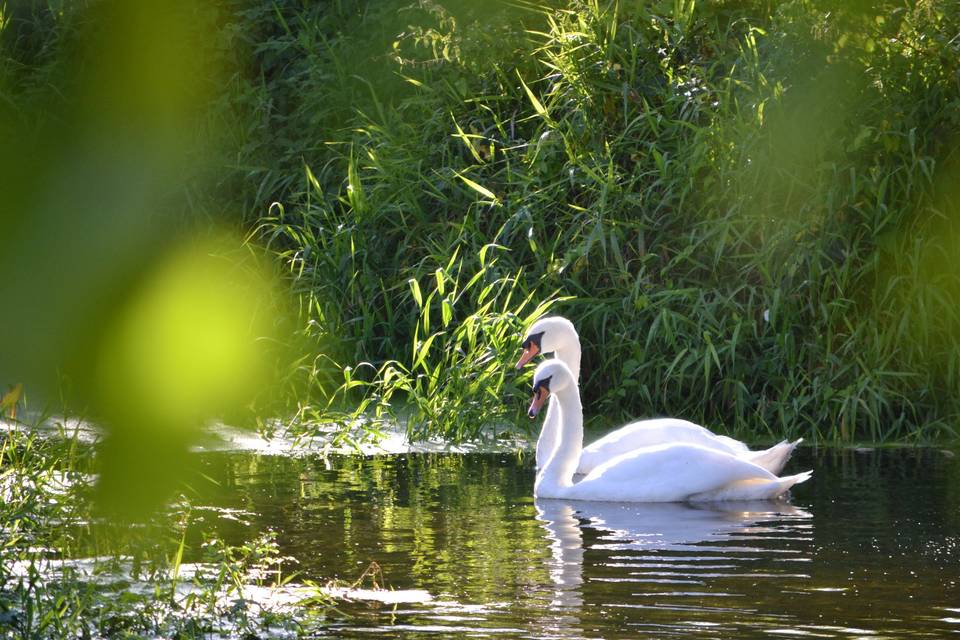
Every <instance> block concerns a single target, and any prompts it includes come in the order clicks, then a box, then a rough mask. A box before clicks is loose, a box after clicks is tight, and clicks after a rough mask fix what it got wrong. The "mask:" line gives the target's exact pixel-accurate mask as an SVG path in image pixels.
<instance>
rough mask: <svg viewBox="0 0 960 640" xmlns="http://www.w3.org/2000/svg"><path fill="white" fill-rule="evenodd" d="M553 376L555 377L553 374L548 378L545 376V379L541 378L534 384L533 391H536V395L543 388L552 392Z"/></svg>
mask: <svg viewBox="0 0 960 640" xmlns="http://www.w3.org/2000/svg"><path fill="white" fill-rule="evenodd" d="M552 378H553V376H550V377H548V378H544V379H543V380H541V381H540V382H538V383H537V384H535V385H533V393H534V395H536V394H538V393H540V390H541V389H543V390H544V391H546V392H547V393H550V380H551V379H552Z"/></svg>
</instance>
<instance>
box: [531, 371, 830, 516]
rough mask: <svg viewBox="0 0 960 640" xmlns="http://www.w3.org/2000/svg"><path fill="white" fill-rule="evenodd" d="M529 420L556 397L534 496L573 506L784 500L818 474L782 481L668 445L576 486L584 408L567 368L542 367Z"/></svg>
mask: <svg viewBox="0 0 960 640" xmlns="http://www.w3.org/2000/svg"><path fill="white" fill-rule="evenodd" d="M533 383H534V397H533V402H532V403H531V405H530V415H531V417H533V416H535V415H536V414H537V412H538V411H539V409H540V407H542V405H543V404H544V403H545V402H546V400H547V397H550V396H552V397H555V398H556V399H557V403H556V406H555V409H556V410H557V413H558V416H559V426H560V429H559V430H558V434H557V443H556V447H555V449H554V450H553V452H552V454H551V455H550V457H549V459H548V460H547V462H546V464H545V465H544V466H543V468H541V469H540V470H539V471H538V473H537V479H536V482H535V484H534V490H533V493H534V496H535V497H537V498H561V499H566V500H595V501H615V502H678V501H701V500H767V499H771V498H777V497H779V496H782V495H783V494H784V493H785V492H787V491H788V490H789V489H790V487H792V486H793V485H795V484H797V483H799V482H803V481H805V480H807V479H808V478H809V477H810V475H811V473H810V472H805V473H800V474H797V475H792V476H786V477H783V478H778V477H777V476H775V475H774V474H772V473H770V472H769V471H768V470H766V469H764V468H763V467H761V466H759V465H757V464H754V463H753V462H750V461H749V460H745V459H743V458H739V457H737V456H735V455H733V454H732V453H729V452H726V451H721V450H718V449H711V448H708V447H705V446H702V445H700V444H691V443H676V442H671V443H661V444H657V445H653V446H648V447H641V448H637V449H634V450H632V451H629V452H627V453H624V454H621V455H619V456H616V457H613V458H610V459H608V460H606V461H605V462H603V463H602V464H600V465H599V466H597V467H595V468H594V469H593V470H592V471H590V472H589V473H588V474H586V476H585V477H583V479H581V480H580V481H579V482H576V483H574V481H573V476H574V472H575V471H576V470H577V467H578V464H579V461H580V454H581V446H582V445H581V442H582V440H583V408H582V406H581V404H580V391H579V389H578V387H577V382H576V379H575V378H574V377H573V374H572V372H571V371H570V369H569V368H568V367H567V366H566V365H565V364H564V363H563V362H561V361H560V360H558V359H553V360H548V361H546V362H543V363H541V364H540V366H538V367H537V370H536V373H535V374H534V378H533Z"/></svg>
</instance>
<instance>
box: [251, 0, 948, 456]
mask: <svg viewBox="0 0 960 640" xmlns="http://www.w3.org/2000/svg"><path fill="white" fill-rule="evenodd" d="M400 9H402V10H400ZM398 10H400V11H399V13H398ZM257 16H258V18H257V20H256V21H255V24H257V25H258V29H260V31H257V33H258V34H263V30H265V29H266V30H267V32H268V34H267V37H266V39H265V40H261V41H260V42H259V44H258V47H259V50H258V53H255V55H254V57H253V60H254V65H255V66H254V69H255V73H252V74H249V75H248V79H249V78H250V77H253V78H255V79H256V81H255V82H250V81H249V80H248V84H247V85H238V90H239V91H240V92H241V94H242V95H244V96H248V97H249V96H251V95H252V94H253V92H254V90H257V91H260V92H261V94H259V95H261V96H269V99H270V102H269V105H270V106H271V107H272V108H271V109H270V110H269V112H268V110H267V109H266V108H265V106H266V103H261V104H263V105H264V108H262V109H261V110H260V111H259V113H261V114H262V115H263V118H262V119H261V120H259V121H258V122H259V124H260V128H259V129H257V130H256V133H257V135H256V137H255V139H256V140H258V141H260V144H258V145H256V147H255V148H256V152H254V153H253V154H252V156H250V157H251V158H252V157H259V158H261V162H260V164H261V166H265V167H268V168H265V169H263V170H262V171H256V170H253V171H251V172H249V173H248V174H246V177H247V178H248V180H249V182H250V184H249V185H248V193H251V196H252V199H251V202H252V203H253V209H254V211H255V212H257V213H256V214H255V215H257V217H258V219H257V224H258V226H257V230H258V233H259V235H260V236H261V237H262V238H264V239H265V241H267V242H268V244H269V246H270V247H272V248H273V249H274V250H275V251H276V252H277V254H278V255H279V256H280V257H281V258H282V259H284V260H285V261H286V263H287V264H288V265H289V266H290V270H291V273H292V274H293V276H294V282H295V286H296V288H297V291H298V293H299V294H300V296H301V298H302V300H303V301H304V309H305V313H304V319H305V320H306V321H307V323H308V324H307V327H308V328H307V331H308V332H309V333H311V335H313V336H315V337H316V338H317V341H318V345H320V347H319V348H318V350H317V351H318V352H319V353H322V354H323V363H322V364H318V363H317V362H316V361H314V362H313V363H312V366H310V367H309V368H308V369H309V378H310V380H313V381H316V383H317V388H316V389H314V390H313V393H314V394H316V392H317V391H319V392H320V395H321V396H327V397H328V396H329V393H330V391H329V390H330V389H331V388H336V387H337V380H336V376H337V373H336V372H337V371H340V370H343V369H344V368H345V367H348V366H355V365H356V363H357V362H371V363H373V366H372V370H375V371H378V372H379V375H378V376H376V377H374V378H372V379H373V380H375V384H374V386H373V388H368V392H369V395H367V396H366V400H365V401H364V402H366V401H369V400H370V399H371V398H376V394H377V393H382V394H384V395H387V396H388V395H389V392H388V391H387V390H388V389H390V388H391V383H392V381H393V378H391V375H390V374H389V373H385V371H384V367H387V371H394V370H395V369H391V368H390V367H392V366H394V364H396V363H393V361H396V360H399V361H400V362H402V363H403V369H404V372H405V374H408V375H409V374H412V373H413V372H415V371H416V370H418V369H421V368H422V370H423V372H424V373H427V372H429V375H431V376H433V378H431V379H435V378H436V377H437V376H441V375H447V376H454V377H456V378H457V379H460V378H468V379H475V380H478V381H480V382H481V383H482V384H481V386H480V387H478V388H471V389H469V393H468V394H464V393H463V392H464V391H465V389H464V387H463V386H462V385H451V386H449V387H445V388H436V387H433V386H430V384H428V383H423V386H421V387H418V388H417V389H416V390H415V393H413V394H412V396H411V397H412V399H413V401H414V404H415V406H416V407H417V408H418V409H421V412H420V414H419V415H420V416H421V417H423V418H425V419H427V421H428V425H432V426H433V428H436V429H438V430H442V431H445V432H446V433H447V434H450V433H451V431H450V430H449V429H447V428H446V424H447V423H446V422H445V421H444V420H443V419H441V420H438V421H437V420H435V419H436V418H437V417H438V416H439V415H440V414H439V412H438V411H437V410H438V409H439V410H443V411H447V412H449V411H452V410H454V409H455V408H456V407H458V406H463V405H464V403H465V402H479V403H481V405H482V406H483V412H484V413H485V414H486V415H488V416H513V415H516V412H515V410H516V409H517V408H518V407H519V406H520V404H521V402H520V400H514V401H513V402H512V403H511V404H510V405H509V406H507V407H504V405H503V404H502V403H500V399H501V397H502V392H501V390H502V389H509V388H510V386H509V385H510V384H512V383H509V382H508V383H506V386H502V385H504V384H505V382H504V380H503V378H502V376H488V375H486V374H485V373H484V372H485V371H486V370H485V367H486V366H487V365H486V362H487V361H486V360H484V359H482V358H478V357H477V356H475V355H472V354H474V353H475V347H474V346H473V344H472V343H471V345H470V347H469V348H467V349H465V350H464V353H465V354H467V355H466V356H464V357H463V358H462V359H460V360H456V361H453V360H451V359H450V355H451V352H452V351H451V347H452V344H451V340H450V336H447V335H441V336H438V337H437V338H436V339H435V340H432V341H431V338H430V337H428V336H431V335H433V334H431V333H430V332H429V331H428V330H427V327H426V326H425V325H424V324H423V323H422V319H423V314H424V313H425V311H429V313H430V314H432V317H435V318H436V317H440V316H441V314H445V317H449V318H450V319H451V322H452V324H453V325H454V326H455V325H457V324H459V323H461V322H464V320H465V319H466V318H471V319H472V318H474V316H472V315H471V314H473V313H474V312H475V311H476V310H477V309H479V308H482V307H481V306H482V305H483V304H484V302H485V301H486V296H484V295H482V290H480V288H479V287H475V288H474V289H473V290H472V291H467V292H466V293H465V295H460V296H457V295H456V294H449V295H447V294H444V292H443V290H442V288H440V287H438V288H436V289H432V286H433V284H432V283H433V281H434V277H435V275H436V274H444V275H443V276H442V277H443V278H446V277H447V275H446V274H449V273H450V272H451V271H455V272H457V273H461V274H473V273H481V272H484V273H488V272H490V271H491V269H490V268H488V267H487V266H486V265H485V264H484V262H483V250H484V247H487V246H489V245H491V244H493V245H496V246H497V247H499V249H498V253H497V260H498V262H497V264H496V267H495V269H496V274H498V275H499V276H500V277H516V284H515V285H514V286H513V287H512V289H511V290H514V289H515V290H516V293H515V296H514V299H519V298H522V299H526V298H528V297H529V298H530V299H531V300H532V301H539V300H552V299H554V297H555V296H563V297H569V298H570V299H569V300H567V301H566V302H564V303H563V304H562V305H559V306H554V307H553V310H554V311H557V312H561V313H563V314H565V315H567V316H569V317H570V318H572V319H573V320H574V321H575V322H576V324H577V326H578V327H579V329H580V331H581V334H582V337H583V340H584V347H585V361H584V372H585V383H584V393H585V395H586V397H587V401H588V406H589V407H590V408H591V412H592V413H593V414H594V415H602V416H604V417H603V418H602V419H598V420H597V422H599V423H600V424H601V425H602V426H604V427H606V426H609V425H610V424H612V423H615V422H617V421H619V420H621V419H623V418H626V417H630V416H648V415H658V414H670V415H681V416H684V417H688V418H690V419H693V420H698V421H702V422H703V423H704V424H707V425H712V426H715V427H717V428H719V429H721V430H724V431H729V432H733V433H736V434H738V435H740V436H743V437H747V438H749V439H758V440H770V439H779V438H781V437H796V436H805V437H807V438H808V439H812V440H817V441H821V440H825V441H829V442H838V443H840V442H850V441H857V440H869V441H873V442H889V441H898V440H899V441H917V440H921V441H924V440H933V439H942V438H947V439H952V438H954V437H955V436H956V434H957V431H956V426H957V424H958V418H960V397H958V396H957V394H956V390H957V389H958V388H960V387H958V385H960V377H958V376H960V370H958V365H957V363H960V347H958V342H957V340H956V336H957V335H958V331H960V314H958V312H957V309H958V308H960V305H958V304H957V303H958V302H960V271H958V269H957V267H956V265H955V264H954V262H955V259H954V258H953V256H956V255H960V253H958V249H960V226H958V224H960V222H958V221H960V212H958V210H957V205H956V202H957V200H958V198H957V196H960V192H958V191H960V187H958V186H957V185H958V184H960V159H958V158H957V156H956V154H955V151H954V150H955V144H953V142H954V141H955V140H956V139H957V138H956V136H957V134H958V133H960V115H958V114H960V84H958V80H957V73H958V69H960V66H958V60H960V55H958V54H960V39H958V37H957V36H958V34H960V9H958V8H957V7H956V6H955V5H954V4H952V3H936V2H920V3H906V2H884V3H874V4H873V5H867V4H865V3H854V4H852V5H850V6H847V4H846V3H842V4H839V5H837V4H836V3H824V2H809V1H808V2H802V1H795V2H787V3H765V2H747V3H739V2H737V3H734V2H724V3H709V4H708V3H695V2H692V1H690V2H686V1H677V2H657V3H625V2H620V3H617V2H612V3H598V2H569V3H558V5H557V6H556V8H554V9H551V10H549V11H548V10H542V11H541V10H536V9H534V8H533V7H527V8H516V6H515V5H506V4H504V5H503V6H500V7H498V8H497V9H496V10H490V9H487V8H482V9H481V8H475V7H473V6H472V5H470V4H469V3H460V4H456V3H433V2H420V3H418V4H415V5H412V6H411V3H409V2H393V3H390V2H388V3H376V4H375V5H373V4H371V5H367V3H363V2H357V3H346V2H345V3H337V4H336V5H333V6H330V7H323V8H319V7H315V8H310V9H304V8H301V7H300V6H299V5H298V4H296V3H279V4H277V5H275V13H274V15H273V16H271V17H266V16H264V15H263V13H260V14H257ZM397 16H399V17H397ZM397 21H399V22H400V24H402V25H403V27H402V28H398V27H397V26H396V24H397ZM265 23H266V24H271V25H272V30H271V29H267V27H266V26H264V24H265ZM335 25H336V27H339V28H338V29H335V28H334V26H335ZM343 25H346V27H343ZM407 25H413V26H407ZM391 29H392V30H391ZM342 101H345V103H344V102H342ZM267 141H272V143H268V142H267ZM270 144H272V145H276V146H279V147H281V148H279V149H277V148H270V149H268V148H267V146H268V145H270ZM248 146H249V145H248ZM262 158H271V159H273V162H270V163H264V162H262ZM268 201H277V202H282V203H283V205H282V206H280V205H274V206H272V207H270V208H269V209H268V212H269V213H268V215H266V216H263V217H259V215H258V214H259V213H261V212H263V211H264V210H265V209H266V207H267V203H268ZM451 256H453V257H452V258H451ZM438 277H440V276H438ZM487 277H489V278H493V277H494V275H493V274H492V273H491V274H490V275H489V276H487ZM411 280H412V281H414V282H417V283H419V286H420V287H421V288H423V287H425V286H426V287H431V290H433V291H435V295H433V298H432V300H429V299H426V303H424V302H423V301H422V300H423V299H425V298H422V297H421V296H418V294H417V290H416V289H411V287H410V286H408V283H409V282H410V281H411ZM438 282H440V280H438ZM454 299H456V302H457V304H456V306H452V305H450V304H449V303H448V301H452V300H454ZM500 309H501V311H502V312H504V313H508V314H509V312H510V311H511V309H510V306H509V305H506V306H502V307H501V308H500ZM525 309H529V306H528V307H525ZM514 311H515V314H516V315H521V316H522V315H523V314H522V312H521V311H520V310H519V309H518V310H514ZM524 319H525V318H524ZM443 324H444V326H446V324H447V323H446V322H444V323H443ZM483 326H484V328H485V331H486V327H492V329H491V330H490V333H491V334H493V335H492V336H484V337H483V338H481V339H480V341H479V348H481V349H482V348H487V347H492V348H494V349H495V350H496V352H495V355H494V356H493V357H494V359H495V360H496V361H497V362H498V363H499V365H500V366H501V367H506V366H507V365H508V363H509V362H510V361H511V359H512V358H513V357H515V355H516V354H515V350H516V349H515V346H513V345H512V344H511V343H509V342H503V341H502V340H500V339H498V337H499V335H500V334H501V333H502V329H501V328H500V325H499V324H497V323H496V322H487V321H485V322H484V323H483ZM516 326H517V324H516V323H515V322H514V323H513V324H512V325H511V329H514V328H516ZM411 343H412V344H413V345H415V346H414V347H413V348H411V346H410V345H411ZM453 343H454V344H458V343H457V342H456V339H454V341H453ZM458 353H459V352H458ZM311 357H312V356H311ZM331 359H332V361H333V362H331V361H330V360H331ZM388 361H389V362H391V364H390V365H385V364H382V363H384V362H388ZM438 367H439V371H438V370H437V368H438ZM396 368H400V366H399V365H397V366H396ZM350 375H351V376H353V377H350V379H349V381H348V382H347V383H346V386H347V387H349V386H351V385H353V384H357V381H356V377H355V376H357V375H360V370H359V369H353V370H352V371H351V373H350ZM367 379H368V380H369V379H371V378H367ZM340 388H341V389H342V388H343V387H340ZM405 388H407V390H412V389H411V387H410V384H409V383H406V387H405ZM511 395H513V394H511ZM438 396H439V398H440V399H439V400H438ZM520 397H521V398H524V397H525V394H523V393H521V394H520ZM425 399H426V402H428V403H430V410H426V411H424V410H422V409H423V405H424V402H425ZM364 406H365V405H364ZM322 414H323V412H322V411H321V412H320V415H322ZM469 415H470V418H471V419H472V414H469ZM318 417H319V416H318ZM467 422H469V420H467ZM415 424H417V425H419V424H421V423H420V422H418V421H416V422H415ZM466 429H469V427H466V428H465V427H463V426H462V424H461V425H460V426H459V427H457V428H456V430H455V431H453V432H452V433H456V434H462V433H465V432H466V433H469V431H467V430H466Z"/></svg>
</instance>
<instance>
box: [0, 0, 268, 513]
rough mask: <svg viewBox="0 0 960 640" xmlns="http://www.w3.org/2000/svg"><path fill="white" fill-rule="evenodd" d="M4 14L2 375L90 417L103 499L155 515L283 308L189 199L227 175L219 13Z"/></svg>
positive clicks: (127, 6) (252, 367)
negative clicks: (219, 106)
mask: <svg viewBox="0 0 960 640" xmlns="http://www.w3.org/2000/svg"><path fill="white" fill-rule="evenodd" d="M0 6H2V9H0V12H2V13H0V39H2V47H3V48H2V53H3V59H2V70H0V91H2V94H3V98H4V99H3V100H2V106H0V111H2V113H0V121H2V124H0V139H2V143H0V180H2V184H3V189H2V194H3V197H2V198H0V278H2V281H3V283H4V286H3V291H4V303H5V304H4V313H3V317H2V320H0V335H2V336H3V359H2V361H0V380H3V382H4V383H8V384H13V383H21V382H22V383H23V384H24V388H25V390H26V393H27V395H28V396H29V397H32V398H33V404H34V406H40V407H42V406H44V405H45V404H46V403H51V402H54V401H59V400H60V399H61V398H63V399H64V400H65V401H66V403H67V405H68V406H69V407H72V408H74V409H80V410H83V411H85V412H87V413H88V414H89V415H90V417H92V418H94V419H97V420H99V421H102V422H103V423H104V425H105V426H106V427H107V429H108V430H109V434H108V437H107V442H106V443H105V445H104V447H103V450H102V456H101V460H102V466H103V469H102V471H103V474H102V482H101V484H100V489H101V493H102V497H103V498H104V504H105V505H108V506H111V507H114V508H115V510H118V511H128V512H129V511H138V512H139V511H143V510H149V509H151V508H153V507H154V506H156V505H157V504H158V502H159V500H161V499H162V498H163V497H164V496H165V495H167V493H168V492H169V490H170V488H171V485H172V481H173V480H174V479H175V478H176V477H177V476H178V474H179V467H180V463H181V462H182V459H183V457H184V455H185V454H186V451H187V447H188V446H189V444H190V443H191V442H193V441H194V440H195V439H196V437H197V433H198V429H199V427H200V426H202V424H203V422H204V421H206V420H208V419H210V418H212V417H215V416H220V415H224V414H225V413H230V412H235V411H236V409H237V408H238V407H243V406H245V405H247V404H249V403H250V402H251V400H252V399H253V398H254V397H255V396H256V395H257V394H258V392H259V390H260V388H262V387H263V386H264V385H265V384H266V383H267V374H268V373H269V372H270V371H271V366H270V363H269V361H268V356H267V350H266V349H265V348H264V346H265V345H266V344H267V343H266V342H264V341H263V340H261V339H262V338H265V337H267V336H269V335H270V333H271V332H272V331H273V330H274V324H275V323H274V321H273V319H272V318H273V316H274V315H275V314H277V312H278V311H279V310H280V308H281V306H280V305H279V304H278V302H277V300H276V299H274V296H276V294H277V289H278V285H277V284H276V283H273V282H272V281H271V278H270V273H271V269H270V268H269V267H268V265H266V264H264V263H263V261H262V260H261V259H258V258H256V257H255V253H256V251H255V250H253V249H252V248H249V249H245V248H244V247H243V245H244V240H243V235H242V234H241V233H240V232H239V230H237V229H226V230H216V229H214V228H213V225H212V224H211V222H212V219H213V218H214V216H210V215H206V214H205V212H204V211H203V210H202V209H200V208H198V207H199V206H200V205H201V204H209V201H208V200H204V198H205V197H208V196H204V195H201V196H196V197H195V195H194V194H195V193H201V194H209V193H210V192H212V191H213V190H214V185H213V183H211V181H209V180H208V179H207V178H206V177H205V173H208V172H209V171H210V166H217V167H221V166H222V162H223V160H222V158H220V159H218V153H219V152H218V148H219V147H218V145H219V144H220V143H219V142H218V140H220V139H222V135H221V134H220V133H219V132H218V124H217V123H215V122H211V121H210V120H209V115H208V114H209V110H210V108H211V105H212V104H213V103H214V101H215V98H216V97H217V96H218V92H219V91H220V87H221V86H222V84H223V83H224V82H225V81H226V79H227V76H226V75H225V69H226V66H225V65H221V63H222V62H223V61H222V60H221V57H220V56H219V55H218V54H217V52H216V50H215V49H214V48H213V47H212V46H211V44H210V41H211V39H214V38H216V37H217V34H218V33H219V30H218V29H219V27H218V22H217V21H218V13H217V11H216V10H214V9H211V8H210V7H208V6H207V5H206V4H205V3H198V2H193V1H192V0H175V1H174V2H166V3H157V4H151V3H128V2H114V1H106V2H77V3H59V2H12V3H7V4H4V5H0ZM218 171H222V169H218ZM222 206H223V207H224V210H225V211H229V210H230V209H231V208H236V205H234V204H232V203H222ZM216 217H221V216H216ZM234 217H235V218H236V215H235V216H234Z"/></svg>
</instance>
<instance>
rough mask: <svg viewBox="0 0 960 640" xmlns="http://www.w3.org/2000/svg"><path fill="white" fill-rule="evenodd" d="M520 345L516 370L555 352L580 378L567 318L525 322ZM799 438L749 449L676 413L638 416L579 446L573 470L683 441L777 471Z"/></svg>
mask: <svg viewBox="0 0 960 640" xmlns="http://www.w3.org/2000/svg"><path fill="white" fill-rule="evenodd" d="M521 346H522V347H523V354H522V355H521V356H520V360H519V362H517V369H520V368H521V367H523V366H524V365H526V364H527V363H528V362H530V360H531V359H532V358H533V357H534V356H536V355H537V354H539V353H551V352H552V353H553V354H554V356H555V357H557V358H558V359H560V360H562V361H563V362H564V364H566V365H567V367H569V368H570V372H571V373H572V374H573V376H574V378H575V379H579V378H580V356H581V350H580V337H579V336H578V335H577V330H576V329H575V328H574V326H573V323H572V322H570V321H569V320H567V319H566V318H563V317H560V316H550V317H546V318H541V319H540V320H537V321H536V322H535V323H533V326H531V327H530V330H529V331H528V332H527V335H526V336H525V337H524V339H523V343H522V345H521ZM555 404H556V400H555V399H554V398H551V399H550V403H549V404H548V405H547V413H546V415H545V416H544V421H543V429H541V431H540V438H539V439H538V440H537V455H536V457H537V468H538V469H540V468H542V467H543V465H544V464H546V462H547V458H548V457H549V455H550V453H551V452H552V451H553V447H554V446H555V445H556V440H557V432H558V431H559V428H560V427H559V424H558V420H557V416H556V410H555V406H554V405H555ZM802 441H803V438H800V439H798V440H796V441H794V442H788V441H786V440H784V441H782V442H780V443H779V444H775V445H774V446H772V447H770V448H769V449H764V450H762V451H751V450H750V449H749V448H748V447H747V445H745V444H744V443H742V442H740V441H739V440H735V439H733V438H730V437H727V436H722V435H717V434H715V433H713V432H712V431H710V430H709V429H707V428H706V427H701V426H700V425H698V424H694V423H693V422H688V421H687V420H680V419H678V418H655V419H652V420H638V421H636V422H631V423H630V424H628V425H626V426H624V427H621V428H619V429H617V430H616V431H613V432H612V433H609V434H607V435H606V436H604V437H602V438H600V439H599V440H597V441H595V442H593V443H592V444H590V445H589V446H587V447H584V449H583V452H582V453H581V454H580V463H579V464H578V465H577V473H581V474H585V473H590V472H591V471H592V470H593V469H595V468H597V467H598V466H599V465H601V464H603V463H604V462H606V461H607V460H609V459H611V458H614V457H616V456H619V455H622V454H623V453H626V452H627V451H631V450H633V449H637V448H640V447H649V446H652V445H655V444H666V443H671V442H673V443H680V442H686V443H689V444H698V445H700V446H703V447H708V448H711V449H716V450H718V451H725V452H727V453H732V454H733V455H735V456H737V457H740V458H744V459H745V460H749V461H750V462H753V463H754V464H757V465H760V466H761V467H763V468H764V469H766V470H767V471H769V472H770V473H772V474H774V475H777V474H779V473H780V472H781V471H782V470H783V467H784V466H785V465H786V464H787V460H789V459H790V455H791V454H792V453H793V450H794V449H795V448H796V446H797V445H798V444H800V443H801V442H802Z"/></svg>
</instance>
